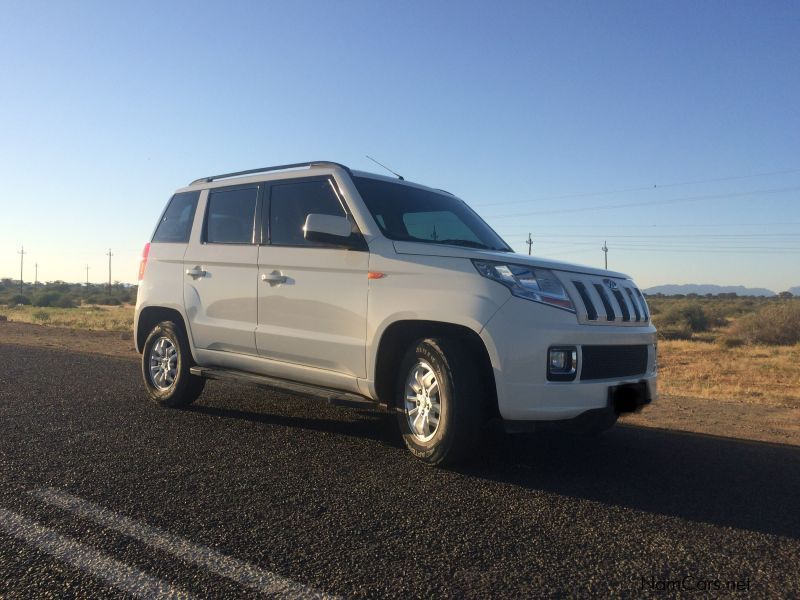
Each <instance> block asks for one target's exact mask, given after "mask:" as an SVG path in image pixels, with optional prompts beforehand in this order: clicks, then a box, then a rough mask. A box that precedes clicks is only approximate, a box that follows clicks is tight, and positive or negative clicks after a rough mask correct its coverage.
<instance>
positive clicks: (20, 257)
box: [17, 246, 27, 294]
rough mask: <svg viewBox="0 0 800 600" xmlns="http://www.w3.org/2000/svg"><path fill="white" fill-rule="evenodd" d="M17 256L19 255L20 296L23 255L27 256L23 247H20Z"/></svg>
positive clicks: (20, 291) (20, 290)
mask: <svg viewBox="0 0 800 600" xmlns="http://www.w3.org/2000/svg"><path fill="white" fill-rule="evenodd" d="M17 254H19V293H20V294H22V293H23V291H22V285H23V284H22V265H23V263H24V260H25V255H26V254H27V252H25V246H20V247H19V252H17Z"/></svg>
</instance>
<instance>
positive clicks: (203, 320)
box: [183, 184, 261, 354]
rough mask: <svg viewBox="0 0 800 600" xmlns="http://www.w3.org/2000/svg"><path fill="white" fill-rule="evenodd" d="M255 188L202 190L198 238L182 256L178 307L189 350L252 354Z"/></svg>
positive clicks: (258, 191)
mask: <svg viewBox="0 0 800 600" xmlns="http://www.w3.org/2000/svg"><path fill="white" fill-rule="evenodd" d="M260 194H261V187H260V186H259V185H256V184H254V185H237V186H230V187H223V188H214V189H211V190H209V191H208V195H207V198H206V202H205V213H204V217H203V219H204V220H203V224H202V230H201V235H200V238H199V239H192V241H191V243H190V244H189V247H188V248H187V250H186V254H185V256H184V275H183V281H184V293H183V298H184V303H185V306H186V315H187V318H188V320H189V327H190V329H191V331H192V337H193V339H194V343H195V346H197V347H198V348H204V349H208V350H220V351H226V352H238V353H242V354H256V346H255V337H254V331H255V327H256V292H257V289H256V282H257V261H258V244H257V243H256V237H255V235H256V233H255V232H256V227H255V223H256V212H257V207H258V206H259V199H260Z"/></svg>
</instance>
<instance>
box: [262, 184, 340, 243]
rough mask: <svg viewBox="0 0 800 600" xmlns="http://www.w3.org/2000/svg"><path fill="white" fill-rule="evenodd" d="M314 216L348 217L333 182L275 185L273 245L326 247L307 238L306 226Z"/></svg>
mask: <svg viewBox="0 0 800 600" xmlns="http://www.w3.org/2000/svg"><path fill="white" fill-rule="evenodd" d="M310 214H317V215H334V216H337V217H344V216H347V215H346V213H345V211H344V208H342V203H341V202H340V201H339V195H338V194H337V192H336V190H335V189H334V187H333V182H332V181H331V180H330V179H311V180H307V181H294V182H291V183H275V184H273V185H272V191H271V193H270V201H269V230H270V242H271V243H272V244H276V245H278V246H323V245H324V244H321V243H319V242H313V241H309V240H307V239H305V237H304V236H303V226H304V225H305V223H306V217H308V215H310Z"/></svg>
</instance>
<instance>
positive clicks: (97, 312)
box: [0, 305, 134, 331]
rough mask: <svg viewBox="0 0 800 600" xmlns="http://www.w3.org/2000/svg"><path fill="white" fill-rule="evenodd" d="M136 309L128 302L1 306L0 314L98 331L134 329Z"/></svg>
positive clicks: (32, 321)
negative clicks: (82, 304) (70, 306)
mask: <svg viewBox="0 0 800 600" xmlns="http://www.w3.org/2000/svg"><path fill="white" fill-rule="evenodd" d="M133 309H134V307H133V306H131V305H126V306H95V305H88V306H80V307H78V308H50V307H47V308H42V307H38V306H14V307H5V306H0V315H4V316H6V317H7V318H8V320H9V321H16V322H18V323H37V324H39V325H52V326H54V327H70V328H72V329H91V330H95V331H131V330H132V329H133Z"/></svg>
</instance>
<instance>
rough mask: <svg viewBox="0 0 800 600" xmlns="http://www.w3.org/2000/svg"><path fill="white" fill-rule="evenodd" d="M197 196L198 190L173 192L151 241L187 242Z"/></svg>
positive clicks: (198, 194) (198, 196)
mask: <svg viewBox="0 0 800 600" xmlns="http://www.w3.org/2000/svg"><path fill="white" fill-rule="evenodd" d="M199 198H200V192H199V191H197V192H182V193H180V194H175V195H174V196H173V197H172V198H171V199H170V201H169V204H168V205H167V210H165V211H164V215H163V216H162V217H161V221H159V223H158V227H156V232H155V234H153V240H152V241H154V242H167V243H170V242H171V243H178V244H180V243H183V244H185V243H186V242H188V241H189V233H190V232H191V231H192V223H193V222H194V213H195V210H197V200H198V199H199Z"/></svg>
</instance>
